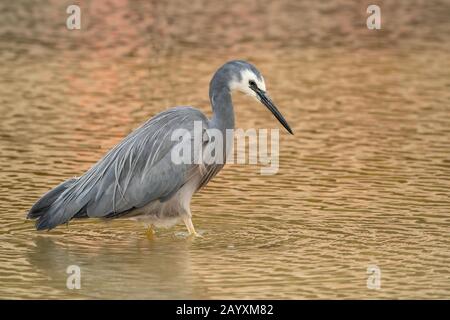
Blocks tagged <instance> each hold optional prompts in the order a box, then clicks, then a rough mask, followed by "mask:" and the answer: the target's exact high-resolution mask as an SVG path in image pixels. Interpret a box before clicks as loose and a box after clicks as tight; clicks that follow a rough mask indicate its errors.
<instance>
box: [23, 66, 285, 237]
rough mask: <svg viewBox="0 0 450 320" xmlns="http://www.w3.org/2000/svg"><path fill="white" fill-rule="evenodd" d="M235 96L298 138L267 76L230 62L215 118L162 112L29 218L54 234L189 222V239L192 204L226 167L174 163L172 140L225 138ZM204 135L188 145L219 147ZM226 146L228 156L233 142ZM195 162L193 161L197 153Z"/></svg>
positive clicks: (219, 83)
mask: <svg viewBox="0 0 450 320" xmlns="http://www.w3.org/2000/svg"><path fill="white" fill-rule="evenodd" d="M235 90H237V91H240V92H243V93H245V94H248V95H250V96H252V97H254V98H255V99H257V100H258V101H260V102H261V103H263V104H264V105H265V106H266V107H267V108H268V109H269V110H270V111H271V112H272V113H273V114H274V115H275V117H276V118H277V119H278V120H279V121H280V122H281V124H282V125H283V126H284V127H285V128H286V129H287V130H288V131H289V133H291V134H292V130H291V128H290V127H289V125H288V123H287V122H286V120H285V119H284V118H283V116H282V115H281V113H280V112H279V111H278V109H277V108H276V107H275V105H274V104H273V102H272V101H271V100H270V99H269V97H268V96H267V95H266V86H265V83H264V79H263V77H262V76H261V73H260V72H259V71H258V70H257V69H256V68H255V67H254V66H253V65H252V64H250V63H248V62H245V61H241V60H234V61H230V62H227V63H226V64H224V65H223V66H222V67H220V68H219V69H218V70H217V71H216V73H215V74H214V76H213V78H212V80H211V82H210V87H209V98H210V101H211V107H212V110H213V116H212V118H211V119H210V120H209V119H208V118H207V117H206V116H205V115H204V114H203V113H202V112H201V111H199V110H197V109H195V108H192V107H175V108H172V109H169V110H167V111H164V112H161V113H159V114H157V115H156V116H154V117H153V118H151V119H150V120H148V121H147V122H145V123H144V124H143V125H142V126H141V127H139V128H138V129H136V130H134V131H133V132H132V133H131V134H129V135H128V136H127V137H126V138H125V139H124V140H123V141H122V142H120V143H119V144H118V145H116V146H115V147H114V148H112V149H111V150H110V151H109V152H108V153H107V154H106V155H105V156H104V157H103V158H102V159H101V160H100V161H98V162H97V163H96V164H95V165H94V166H93V167H92V168H90V169H89V170H88V171H87V172H86V173H84V174H83V175H82V176H81V177H79V178H73V179H69V180H67V181H65V182H63V183H62V184H60V185H59V186H57V187H56V188H54V189H52V190H50V191H49V192H47V193H46V194H45V195H44V196H43V197H42V198H41V199H40V200H39V201H37V202H36V203H35V204H34V205H33V207H32V208H31V209H30V211H29V212H28V218H30V219H37V221H36V229H38V230H43V229H47V230H50V229H52V228H54V227H56V226H57V225H60V224H63V223H68V222H69V221H70V220H72V219H75V218H94V217H95V218H107V219H112V218H119V217H120V218H132V219H136V220H142V221H145V222H147V223H148V224H149V225H150V226H152V225H153V226H155V227H161V226H165V227H168V226H171V225H174V224H176V223H177V222H179V221H183V222H184V223H185V224H186V227H187V229H188V231H189V233H190V234H192V235H197V233H196V232H195V229H194V226H193V224H192V220H191V219H192V214H191V210H190V202H191V198H192V196H193V194H194V193H195V192H197V191H198V190H199V189H200V188H202V187H203V186H205V185H206V184H207V183H208V182H209V181H210V180H211V178H213V177H214V176H215V175H216V174H217V173H218V172H219V171H220V169H222V167H223V165H224V164H223V162H222V163H219V162H216V163H214V162H211V161H208V162H207V163H206V162H202V161H190V162H189V161H188V162H186V161H184V162H181V163H179V162H177V161H173V152H172V151H173V149H174V148H175V146H176V145H177V144H178V143H179V142H178V141H174V139H172V134H173V132H174V131H175V130H177V129H183V130H185V131H186V132H188V133H192V134H194V123H200V124H201V127H202V129H201V130H203V131H202V132H203V133H204V132H206V131H207V129H215V130H219V131H220V132H222V133H223V137H224V139H226V138H225V137H226V131H227V129H234V111H233V103H232V101H231V93H232V91H235ZM203 133H202V138H201V139H199V140H198V139H189V143H191V144H196V143H197V144H201V147H204V146H205V145H208V144H209V143H213V141H211V140H212V139H210V138H209V136H208V135H207V134H206V135H205V134H203ZM196 140H197V142H196ZM228 140H230V139H228ZM223 143H224V144H225V145H226V148H225V149H226V150H229V146H230V145H232V142H230V141H222V145H223ZM196 147H200V145H194V146H193V149H194V150H197V149H196ZM190 150H192V149H190ZM200 150H204V148H200ZM219 153H220V152H219ZM225 153H226V151H225ZM191 156H192V157H195V155H194V153H193V154H191ZM222 156H223V155H222ZM200 159H203V158H202V156H200ZM149 231H151V230H149Z"/></svg>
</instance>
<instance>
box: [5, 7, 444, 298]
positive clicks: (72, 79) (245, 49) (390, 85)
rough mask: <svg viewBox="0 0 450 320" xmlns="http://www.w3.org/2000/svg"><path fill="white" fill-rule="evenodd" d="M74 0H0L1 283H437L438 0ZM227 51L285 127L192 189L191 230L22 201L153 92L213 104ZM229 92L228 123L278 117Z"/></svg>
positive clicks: (231, 287)
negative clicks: (266, 148)
mask: <svg viewBox="0 0 450 320" xmlns="http://www.w3.org/2000/svg"><path fill="white" fill-rule="evenodd" d="M78 3H81V7H82V29H81V30H79V31H77V30H74V31H68V30H67V29H66V28H65V19H66V17H67V15H66V13H65V9H66V7H67V5H68V4H71V1H59V0H58V1H57V0H49V1H39V2H36V1H14V2H6V1H4V2H1V3H0V61H1V63H0V298H115V299H129V298H152V299H155V298H156V299H158V298H214V299H215V298H289V299H292V298H296V299H299V298H449V297H450V267H449V262H450V251H449V245H450V239H449V231H450V228H449V227H450V197H449V188H450V36H449V34H450V20H449V19H448V18H449V16H450V3H449V1H378V3H379V5H380V7H381V9H382V30H379V31H370V30H367V28H366V27H365V19H366V13H365V9H366V8H367V5H368V4H369V2H365V1H353V2H351V1H344V0H342V1H329V2H327V3H326V4H321V3H315V2H312V1H311V2H306V1H297V0H292V1H277V2H276V3H273V2H270V3H269V2H268V3H266V4H265V3H262V2H260V1H249V2H243V1H235V0H230V1H221V2H220V3H213V2H212V1H206V0H203V1H200V0H198V1H189V2H185V1H181V0H178V1H171V2H170V4H167V3H162V2H161V1H119V0H116V1H78ZM187 3H188V4H187ZM192 17H195V18H194V19H193V18H192ZM232 58H241V59H247V60H249V61H251V62H253V63H254V64H256V65H257V66H258V67H259V69H260V70H261V71H262V72H263V74H264V75H265V78H266V83H267V85H268V88H269V90H270V93H271V95H272V97H273V98H274V100H275V101H276V102H277V104H278V105H279V107H280V109H281V110H282V112H283V113H284V115H285V116H286V118H287V119H288V121H289V123H290V124H291V126H292V127H293V130H294V132H295V136H289V135H288V134H286V133H285V131H281V130H280V136H281V142H280V146H281V147H280V169H279V172H278V174H276V175H273V176H261V175H260V174H259V169H260V168H259V167H258V166H256V165H228V166H226V168H225V169H224V170H223V171H222V172H221V173H220V174H219V175H218V176H217V177H216V178H215V179H214V180H213V181H212V182H211V183H210V184H209V185H208V187H207V188H206V189H204V190H203V191H202V192H201V193H199V194H198V195H196V196H195V197H194V199H193V208H192V211H193V213H194V219H193V221H194V224H195V225H196V227H197V229H199V230H200V232H201V233H203V235H204V238H203V239H186V238H185V237H181V236H179V232H180V231H184V226H178V227H176V228H173V229H169V230H160V231H158V232H157V234H156V238H155V239H154V240H148V239H147V238H145V236H144V229H143V227H142V226H141V225H139V224H136V223H133V222H128V221H113V222H110V223H105V222H102V221H95V220H94V221H82V222H74V223H71V224H70V225H69V226H68V227H66V226H61V227H59V228H57V229H55V230H53V231H51V232H49V233H46V232H36V231H35V230H34V228H33V223H32V222H30V221H26V220H25V214H26V211H27V210H28V209H29V207H30V206H31V205H32V204H33V202H34V201H36V200H37V199H38V198H39V196H41V195H42V193H44V192H46V191H47V190H48V189H50V188H51V187H53V186H55V185H56V184H58V183H60V182H61V181H63V180H65V179H67V178H69V177H72V176H77V175H80V174H81V173H83V172H84V171H85V170H86V169H88V168H89V167H90V166H91V165H92V164H93V163H95V162H96V161H97V160H98V159H99V158H100V157H101V156H102V155H103V154H104V153H105V152H106V151H107V150H108V149H109V148H110V147H112V146H113V145H114V144H116V143H117V142H119V141H120V140H121V139H122V138H123V137H124V136H125V135H126V134H128V133H129V132H130V131H131V130H132V129H133V128H135V127H137V126H138V125H139V124H140V123H142V122H143V121H145V120H146V119H148V118H149V117H151V116H152V115H154V114H156V113H157V112H159V111H161V110H164V109H166V108H168V107H170V106H174V105H179V104H183V105H186V104H191V105H194V106H197V107H199V108H200V109H201V110H203V111H204V112H205V113H207V114H208V115H210V109H209V108H210V107H209V102H208V96H207V93H208V82H209V79H210V77H211V75H212V73H213V72H214V71H215V69H216V68H217V67H218V66H220V65H221V64H222V63H223V62H225V61H227V60H229V59H232ZM234 101H235V109H236V113H237V115H236V117H237V125H238V127H241V128H251V127H256V128H278V127H279V126H278V124H277V123H276V121H275V120H274V119H273V117H272V116H271V115H270V114H269V112H267V111H266V110H264V108H263V107H262V106H260V105H258V104H257V103H256V102H253V101H251V100H249V99H248V98H246V97H241V96H237V95H236V97H235V99H234ZM372 264H375V265H377V266H378V267H379V268H380V270H381V274H382V277H381V289H379V290H371V289H368V288H367V285H366V280H367V277H368V275H367V273H366V272H367V267H368V266H369V265H372ZM69 265H79V266H80V267H81V272H82V280H81V289H80V290H69V289H67V288H66V278H67V274H66V268H67V266H69Z"/></svg>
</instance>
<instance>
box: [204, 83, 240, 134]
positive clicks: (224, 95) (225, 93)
mask: <svg viewBox="0 0 450 320" xmlns="http://www.w3.org/2000/svg"><path fill="white" fill-rule="evenodd" d="M209 99H210V100H211V107H212V110H213V116H212V118H211V127H212V128H217V129H219V130H221V131H222V132H225V131H226V129H234V109H233V102H232V101H231V92H230V89H229V88H228V86H221V87H219V88H218V87H212V88H211V89H210V93H209Z"/></svg>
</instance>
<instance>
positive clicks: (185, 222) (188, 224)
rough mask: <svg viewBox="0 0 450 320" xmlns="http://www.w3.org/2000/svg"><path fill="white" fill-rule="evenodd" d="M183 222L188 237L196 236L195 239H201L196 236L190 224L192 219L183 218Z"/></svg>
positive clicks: (198, 235) (188, 217)
mask: <svg viewBox="0 0 450 320" xmlns="http://www.w3.org/2000/svg"><path fill="white" fill-rule="evenodd" d="M183 221H184V224H185V225H186V228H187V229H188V231H189V235H191V236H196V237H202V236H201V235H200V234H198V233H197V232H196V231H195V228H194V225H193V223H192V219H191V217H190V216H186V217H184V218H183Z"/></svg>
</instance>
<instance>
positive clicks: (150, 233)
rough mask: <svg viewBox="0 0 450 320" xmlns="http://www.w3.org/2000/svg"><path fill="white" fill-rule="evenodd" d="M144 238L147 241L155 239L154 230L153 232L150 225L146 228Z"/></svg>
mask: <svg viewBox="0 0 450 320" xmlns="http://www.w3.org/2000/svg"><path fill="white" fill-rule="evenodd" d="M145 236H146V237H147V239H149V240H153V239H154V238H155V230H153V228H152V225H149V226H148V227H147V230H146V231H145Z"/></svg>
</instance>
